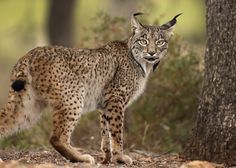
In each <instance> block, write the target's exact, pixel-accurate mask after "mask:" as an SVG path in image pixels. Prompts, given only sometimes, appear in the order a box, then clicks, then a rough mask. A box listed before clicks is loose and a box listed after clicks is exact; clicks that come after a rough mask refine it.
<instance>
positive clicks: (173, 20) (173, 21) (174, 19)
mask: <svg viewBox="0 0 236 168" xmlns="http://www.w3.org/2000/svg"><path fill="white" fill-rule="evenodd" d="M180 15H182V13H179V14H178V15H176V16H175V17H174V18H173V19H172V20H171V21H170V25H171V26H173V25H175V24H176V22H177V20H176V18H177V17H179V16H180Z"/></svg>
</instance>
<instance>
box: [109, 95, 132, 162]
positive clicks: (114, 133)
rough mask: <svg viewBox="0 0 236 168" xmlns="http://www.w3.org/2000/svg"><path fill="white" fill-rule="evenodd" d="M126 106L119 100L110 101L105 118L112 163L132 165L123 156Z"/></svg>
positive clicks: (129, 159)
mask: <svg viewBox="0 0 236 168" xmlns="http://www.w3.org/2000/svg"><path fill="white" fill-rule="evenodd" d="M124 104H125V103H124V102H123V101H122V100H121V99H119V98H115V99H111V100H109V102H108V104H107V105H106V109H105V118H106V122H107V126H108V131H109V136H110V148H111V154H112V158H111V159H112V162H122V163H126V164H132V162H133V161H132V159H131V158H130V157H129V156H128V155H125V154H123V124H124Z"/></svg>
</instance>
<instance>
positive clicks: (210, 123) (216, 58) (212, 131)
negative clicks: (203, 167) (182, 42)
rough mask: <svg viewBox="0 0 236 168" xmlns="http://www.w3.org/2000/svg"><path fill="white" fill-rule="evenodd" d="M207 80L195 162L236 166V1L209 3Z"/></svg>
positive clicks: (188, 151) (191, 150) (192, 148)
mask: <svg viewBox="0 0 236 168" xmlns="http://www.w3.org/2000/svg"><path fill="white" fill-rule="evenodd" d="M205 2H206V13H207V15H206V21H207V48H206V53H205V77H204V84H203V90H202V95H201V101H200V104H199V108H198V113H197V121H196V126H195V129H194V130H193V137H192V139H191V140H190V143H189V144H188V145H187V146H186V148H185V151H184V154H185V155H186V156H188V157H190V158H191V159H201V160H209V161H214V162H218V163H225V164H228V165H236V1H235V0H206V1H205Z"/></svg>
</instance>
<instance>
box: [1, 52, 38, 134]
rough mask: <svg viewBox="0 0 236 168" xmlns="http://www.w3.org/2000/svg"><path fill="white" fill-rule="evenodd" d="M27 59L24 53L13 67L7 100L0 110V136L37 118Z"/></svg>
mask: <svg viewBox="0 0 236 168" xmlns="http://www.w3.org/2000/svg"><path fill="white" fill-rule="evenodd" d="M27 60H28V58H27V55H26V56H25V57H22V58H21V59H20V60H19V61H18V63H17V64H16V65H15V66H14V68H13V71H12V74H11V84H10V89H9V94H8V101H7V103H6V104H5V106H4V107H3V108H2V109H1V110H0V137H3V136H7V135H9V134H12V133H14V132H17V131H19V130H22V129H23V128H26V127H27V126H29V125H30V124H31V123H33V122H34V121H35V120H36V119H37V118H38V117H37V116H36V115H38V114H39V111H38V109H39V108H38V106H37V103H36V99H35V93H34V89H33V88H32V87H31V84H30V80H29V79H30V76H29V73H28V72H29V68H28V67H29V65H28V61H27Z"/></svg>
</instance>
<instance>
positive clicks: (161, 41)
mask: <svg viewBox="0 0 236 168" xmlns="http://www.w3.org/2000/svg"><path fill="white" fill-rule="evenodd" d="M165 43H166V42H165V40H157V41H156V45H158V46H159V47H162V46H163V45H165Z"/></svg>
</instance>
